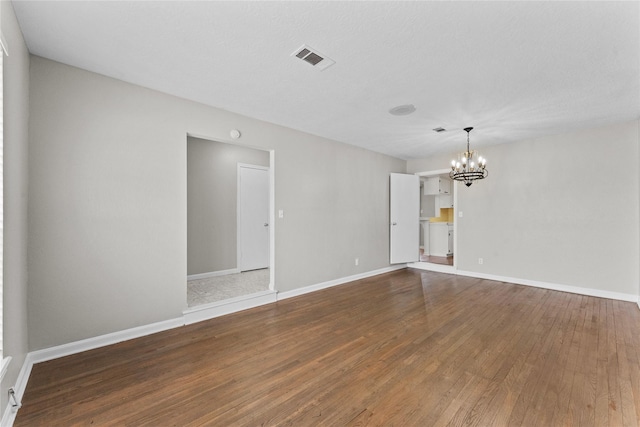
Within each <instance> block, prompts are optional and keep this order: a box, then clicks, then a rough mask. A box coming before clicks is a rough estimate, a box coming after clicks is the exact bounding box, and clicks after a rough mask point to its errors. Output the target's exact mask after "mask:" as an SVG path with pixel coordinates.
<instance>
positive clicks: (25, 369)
mask: <svg viewBox="0 0 640 427" xmlns="http://www.w3.org/2000/svg"><path fill="white" fill-rule="evenodd" d="M32 368H33V358H32V357H31V353H28V354H27V355H26V357H25V358H24V362H23V363H22V368H20V373H19V374H18V378H17V379H16V385H15V386H14V387H13V390H14V391H15V393H16V394H15V398H16V400H17V401H18V403H21V402H22V396H24V391H25V389H26V388H27V382H28V381H29V376H30V375H31V369H32ZM18 409H20V406H18V408H13V407H12V406H11V403H10V402H7V407H6V408H5V410H4V414H3V415H2V421H0V426H2V427H11V426H12V425H13V422H14V421H15V420H16V416H17V415H18Z"/></svg>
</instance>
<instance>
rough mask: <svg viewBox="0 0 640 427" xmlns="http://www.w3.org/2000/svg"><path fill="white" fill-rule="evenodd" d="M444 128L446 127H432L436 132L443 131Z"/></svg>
mask: <svg viewBox="0 0 640 427" xmlns="http://www.w3.org/2000/svg"><path fill="white" fill-rule="evenodd" d="M445 130H446V129H444V128H435V129H434V131H435V132H438V133H440V132H444V131H445Z"/></svg>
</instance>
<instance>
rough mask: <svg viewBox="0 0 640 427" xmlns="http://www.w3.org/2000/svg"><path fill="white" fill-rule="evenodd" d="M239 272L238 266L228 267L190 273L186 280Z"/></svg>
mask: <svg viewBox="0 0 640 427" xmlns="http://www.w3.org/2000/svg"><path fill="white" fill-rule="evenodd" d="M237 273H240V269H239V268H230V269H229V270H220V271H210V272H208V273H198V274H190V275H188V276H187V280H197V279H207V278H209V277H217V276H226V275H228V274H237Z"/></svg>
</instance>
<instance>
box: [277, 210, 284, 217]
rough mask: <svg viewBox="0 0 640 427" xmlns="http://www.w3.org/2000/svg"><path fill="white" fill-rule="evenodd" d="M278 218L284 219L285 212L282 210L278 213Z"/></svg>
mask: <svg viewBox="0 0 640 427" xmlns="http://www.w3.org/2000/svg"><path fill="white" fill-rule="evenodd" d="M278 218H284V211H283V210H282V209H280V210H279V211H278Z"/></svg>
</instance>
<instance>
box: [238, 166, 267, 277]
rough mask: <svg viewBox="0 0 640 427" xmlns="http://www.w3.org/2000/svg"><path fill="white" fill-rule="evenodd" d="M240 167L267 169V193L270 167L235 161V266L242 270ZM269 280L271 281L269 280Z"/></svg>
mask: <svg viewBox="0 0 640 427" xmlns="http://www.w3.org/2000/svg"><path fill="white" fill-rule="evenodd" d="M242 168H248V169H258V170H263V171H267V173H268V174H269V193H271V173H270V169H271V168H270V167H267V166H260V165H253V164H250V163H237V164H236V174H237V184H236V188H237V189H236V250H237V252H236V268H237V269H238V270H240V271H242V263H241V260H242V219H241V213H242V209H241V207H242V198H241V197H240V194H241V188H242V184H241V179H240V172H241V169H242ZM268 198H269V206H268V207H267V208H268V209H269V219H268V221H269V261H268V263H269V266H271V250H272V248H271V226H272V224H273V220H272V218H271V211H272V208H271V194H269V196H268ZM269 282H271V281H269ZM269 285H271V283H269ZM269 289H271V287H269Z"/></svg>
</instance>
